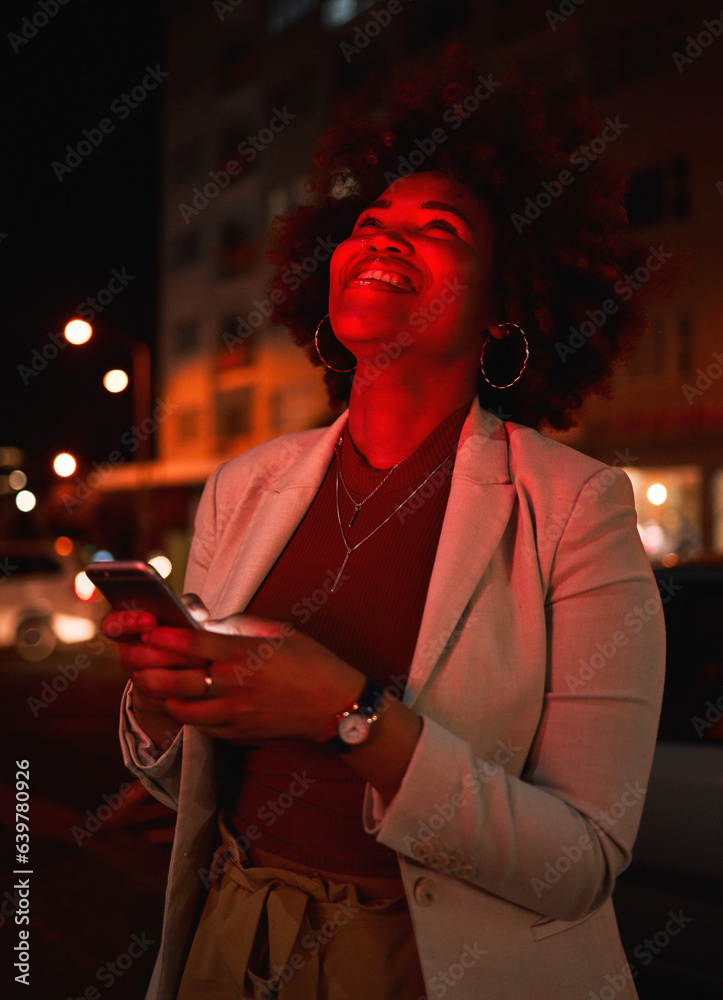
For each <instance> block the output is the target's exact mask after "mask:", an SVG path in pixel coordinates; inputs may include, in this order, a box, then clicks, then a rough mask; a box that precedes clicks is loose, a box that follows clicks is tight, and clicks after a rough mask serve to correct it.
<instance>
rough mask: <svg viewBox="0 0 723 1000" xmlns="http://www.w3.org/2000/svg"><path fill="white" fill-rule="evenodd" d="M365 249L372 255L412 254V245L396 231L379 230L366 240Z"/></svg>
mask: <svg viewBox="0 0 723 1000" xmlns="http://www.w3.org/2000/svg"><path fill="white" fill-rule="evenodd" d="M365 242H366V249H367V250H368V251H370V252H373V253H389V252H391V253H403V254H409V253H411V252H412V245H411V243H409V241H408V240H406V239H405V238H404V237H403V236H402V234H401V233H400V232H399V231H398V230H396V229H386V228H385V229H381V230H379V231H378V232H376V233H373V234H372V235H371V236H369V237H367V239H366V241H365Z"/></svg>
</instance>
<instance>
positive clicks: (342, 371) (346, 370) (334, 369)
mask: <svg viewBox="0 0 723 1000" xmlns="http://www.w3.org/2000/svg"><path fill="white" fill-rule="evenodd" d="M325 319H329V313H327V314H326V316H323V317H322V319H321V322H320V323H319V325H318V326H317V328H316V332H315V333H314V347H315V348H316V353H317V354H318V355H319V360H320V361H321V363H322V365H323V366H324V367H325V368H328V369H329V371H332V372H339V373H340V374H345V373H346V372H353V371H354V369H355V368H356V364H353V365H352V366H351V368H334V366H333V365H330V364H329V363H328V362H327V361H325V360H324V358H323V357H322V354H321V351H320V350H319V330H320V329H321V324H322V323H323V322H324V320H325ZM329 329H331V320H329ZM331 332H332V333H333V332H334V331H333V330H332V331H331ZM350 353H351V352H350Z"/></svg>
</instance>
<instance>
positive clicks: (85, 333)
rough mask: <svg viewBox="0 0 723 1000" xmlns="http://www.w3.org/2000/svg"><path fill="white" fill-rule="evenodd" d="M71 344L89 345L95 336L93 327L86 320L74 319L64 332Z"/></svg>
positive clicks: (66, 325) (67, 324)
mask: <svg viewBox="0 0 723 1000" xmlns="http://www.w3.org/2000/svg"><path fill="white" fill-rule="evenodd" d="M63 333H64V334H65V339H66V340H67V341H68V343H69V344H87V343H88V341H89V340H90V338H91V337H92V336H93V327H92V326H91V325H90V323H86V322H85V320H84V319H72V320H71V321H70V323H66V324H65V329H64V330H63Z"/></svg>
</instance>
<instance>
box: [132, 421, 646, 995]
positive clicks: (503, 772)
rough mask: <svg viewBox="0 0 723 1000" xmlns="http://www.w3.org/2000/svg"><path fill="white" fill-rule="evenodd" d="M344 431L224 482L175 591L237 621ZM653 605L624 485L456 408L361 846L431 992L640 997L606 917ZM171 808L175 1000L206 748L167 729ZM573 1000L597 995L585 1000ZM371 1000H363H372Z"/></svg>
mask: <svg viewBox="0 0 723 1000" xmlns="http://www.w3.org/2000/svg"><path fill="white" fill-rule="evenodd" d="M345 421H346V414H343V415H342V416H341V417H339V419H338V420H337V421H336V422H335V423H334V424H333V425H332V426H331V427H329V428H325V429H321V430H314V431H307V432H302V433H298V434H290V435H285V436H283V437H280V438H277V439H275V440H272V441H269V442H267V443H265V444H262V445H260V446H258V447H256V448H253V449H251V450H250V451H248V452H246V453H244V454H242V455H240V456H238V457H237V458H235V459H233V460H232V461H230V462H228V463H227V464H225V465H223V466H221V468H220V469H218V470H217V471H216V472H215V473H214V474H213V475H212V476H211V478H210V479H209V481H208V484H207V486H206V489H205V492H204V496H203V499H202V501H201V504H200V507H199V511H198V516H197V522H196V534H195V537H194V541H193V546H192V551H191V559H190V563H189V568H188V575H187V579H186V589H187V590H188V591H194V592H196V593H198V594H200V595H201V597H202V598H203V600H204V601H205V603H206V604H207V606H208V607H209V608H210V610H211V612H212V614H213V616H215V617H221V616H225V615H228V614H231V613H233V612H236V611H239V610H241V609H243V608H244V607H245V606H246V604H247V603H248V601H249V600H250V599H251V597H252V596H253V594H254V593H255V591H256V589H257V588H258V586H259V584H260V583H261V582H262V580H263V579H264V577H265V575H266V573H267V572H268V570H269V569H270V568H271V566H272V565H273V564H274V562H275V560H276V559H277V557H278V556H279V555H280V553H281V552H282V550H283V548H284V546H285V544H286V542H287V541H288V539H289V538H290V536H291V535H292V533H293V531H294V529H295V528H296V526H297V525H298V523H299V522H300V520H301V519H302V518H303V516H304V514H305V512H306V511H307V509H308V508H309V505H310V504H311V502H312V500H313V498H314V496H315V494H316V492H317V490H318V488H319V485H320V483H321V481H322V479H323V476H324V473H325V471H326V469H327V468H328V465H329V462H330V461H331V460H332V457H333V448H334V444H335V442H336V441H337V440H338V437H339V433H340V430H341V428H342V427H343V425H344V422H345ZM663 662H664V630H663V616H662V610H661V603H660V598H659V595H658V590H657V587H656V584H655V581H654V579H653V576H652V574H651V571H650V568H649V565H648V561H647V559H646V556H645V553H644V551H643V548H642V546H641V543H640V539H639V536H638V532H637V530H636V518H635V509H634V506H633V495H632V489H631V486H630V483H629V480H628V479H627V477H626V476H625V475H624V474H623V473H622V472H621V471H620V470H616V469H611V468H610V467H608V466H605V465H602V464H601V463H599V462H596V461H594V460H592V459H590V458H588V457H586V456H584V455H581V454H579V453H577V452H575V451H573V450H572V449H570V448H568V447H566V446H564V445H562V444H559V443H557V442H554V441H551V440H550V439H548V438H545V437H543V436H541V435H540V434H538V433H537V432H535V431H533V430H531V429H529V428H527V427H523V426H520V425H517V424H513V423H503V422H501V421H500V420H499V419H497V417H495V416H493V415H492V414H490V413H488V412H486V411H484V410H482V409H481V408H480V407H479V405H478V404H477V403H476V402H475V403H474V404H473V405H472V407H471V409H470V412H469V415H468V417H467V420H466V422H465V424H464V427H463V429H462V434H461V437H460V443H459V448H458V453H457V459H456V464H455V468H454V474H453V477H452V483H451V489H450V494H449V501H448V504H447V509H446V514H445V518H444V524H443V527H442V532H441V536H440V539H439V546H438V550H437V558H436V561H435V564H434V569H433V572H432V577H431V581H430V585H429V591H428V595H427V601H426V605H425V609H424V614H423V618H422V623H421V628H420V632H419V638H418V642H417V646H416V649H415V653H414V658H413V661H412V664H411V667H409V665H407V664H400V673H406V671H407V668H409V679H408V684H407V687H406V691H405V692H404V700H405V702H406V703H407V704H409V705H412V706H413V707H414V709H415V711H417V712H418V713H419V714H420V715H421V716H422V717H423V719H424V726H423V731H422V735H421V738H420V740H419V743H418V746H417V748H416V750H415V753H414V755H413V757H412V760H411V762H410V764H409V767H408V770H407V773H406V776H405V778H404V781H403V784H402V787H401V789H400V791H399V793H398V794H397V796H396V797H395V798H394V800H393V801H392V802H391V803H390V804H389V806H388V807H386V808H385V807H384V805H383V803H382V801H381V800H380V799H379V797H378V796H377V795H376V794H375V792H374V790H373V789H371V788H368V789H367V795H366V800H365V806H364V817H363V819H364V823H365V825H366V829H367V831H368V832H369V835H370V836H374V837H376V838H377V839H378V840H379V841H381V842H382V843H384V844H386V845H387V846H389V847H391V848H393V849H395V850H396V851H397V852H398V857H399V865H400V869H401V873H402V877H403V879H404V884H405V887H406V892H407V896H408V899H409V906H410V910H411V913H412V916H413V920H414V927H415V934H416V938H417V943H418V947H419V953H420V957H421V962H422V967H423V970H424V974H425V979H426V984H427V994H428V997H429V998H430V1000H431V998H436V997H440V998H441V997H444V996H446V995H447V993H448V992H449V991H451V994H450V995H451V996H452V997H454V998H456V1000H482V998H484V1000H528V998H529V1000H589V998H590V997H591V996H595V997H598V996H599V995H600V991H601V990H602V991H603V993H602V995H603V996H607V995H613V994H612V993H611V991H612V990H614V991H615V992H614V995H615V997H616V998H619V1000H630V998H634V997H635V996H636V992H635V989H634V985H633V983H632V973H631V972H630V970H628V968H627V965H626V961H625V956H624V954H623V951H622V947H621V944H620V939H619V936H618V931H617V926H616V921H615V917H614V913H613V908H612V904H611V901H610V893H611V892H612V889H613V884H614V879H615V876H616V875H617V874H618V873H619V872H620V871H622V870H623V869H624V868H625V867H626V865H627V864H628V863H629V861H630V856H631V854H630V852H631V848H632V844H633V840H634V838H635V835H636V832H637V829H638V824H639V821H640V814H641V809H642V805H643V798H644V790H645V785H646V781H647V778H648V774H649V769H650V765H651V761H652V755H653V748H654V742H655V733H656V726H657V719H658V714H659V709H660V700H661V695H662V684H663ZM121 739H122V742H123V745H124V751H125V757H126V762H127V763H128V765H129V767H130V768H131V769H132V770H133V771H135V773H136V774H138V775H139V776H140V777H141V779H142V780H143V781H144V782H145V783H146V785H147V786H148V787H149V788H150V789H151V790H152V791H153V792H154V794H156V795H157V796H158V797H159V798H160V799H162V800H163V801H165V802H167V803H168V804H170V805H172V806H174V807H176V808H177V809H178V826H177V833H176V841H175V844H174V849H173V857H172V861H171V868H170V874H169V887H168V896H167V904H166V917H165V925H164V933H163V939H162V943H161V951H160V955H159V959H158V962H157V965H156V969H155V972H154V977H153V981H152V983H151V987H150V990H149V993H148V997H149V998H153V1000H156V998H158V1000H172V998H173V997H174V996H175V988H176V986H177V983H178V980H179V976H180V971H181V968H182V962H183V960H184V955H185V949H186V947H187V943H188V938H189V935H190V933H191V928H192V921H193V914H194V912H195V909H196V906H197V903H198V899H199V895H200V893H201V892H202V888H203V887H202V876H203V875H204V874H205V872H206V870H207V868H208V864H209V852H210V850H211V846H212V845H211V842H212V838H213V832H214V826H215V822H214V814H215V790H214V758H213V753H212V743H211V741H209V740H207V739H205V738H204V737H202V736H201V735H200V734H199V733H198V732H197V731H196V730H194V729H192V728H191V727H186V728H185V729H184V731H183V734H182V736H181V737H179V738H178V739H177V740H176V743H175V744H174V746H173V747H172V748H171V749H170V750H169V751H167V752H166V754H164V756H163V757H161V759H160V760H159V761H158V762H157V763H155V764H153V765H151V766H148V767H143V766H141V765H140V764H139V761H138V755H137V751H136V749H135V745H134V739H133V737H132V735H131V734H130V732H129V730H128V727H127V725H126V724H125V722H123V723H122V726H121ZM591 991H592V993H591ZM370 995H372V993H370Z"/></svg>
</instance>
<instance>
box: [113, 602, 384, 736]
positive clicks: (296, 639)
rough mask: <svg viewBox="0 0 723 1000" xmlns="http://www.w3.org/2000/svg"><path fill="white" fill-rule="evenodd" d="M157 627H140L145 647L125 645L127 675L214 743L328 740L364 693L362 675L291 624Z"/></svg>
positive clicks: (237, 620) (246, 620)
mask: <svg viewBox="0 0 723 1000" xmlns="http://www.w3.org/2000/svg"><path fill="white" fill-rule="evenodd" d="M187 603H188V601H187ZM192 613H194V617H197V614H196V613H195V612H194V611H193V608H192ZM154 624H155V622H149V621H148V620H147V619H143V620H142V621H140V620H136V621H135V622H134V623H133V627H134V628H135V630H136V633H135V634H140V637H141V640H142V642H141V643H138V644H133V643H125V644H124V645H125V647H126V648H125V649H124V650H123V652H122V654H121V658H122V662H123V664H124V666H125V669H127V670H129V672H131V673H132V675H133V678H134V686H135V685H136V684H137V685H138V686H139V688H140V690H141V691H142V695H143V698H144V699H146V700H147V702H148V703H149V704H150V703H152V704H154V705H159V706H163V710H164V711H165V712H167V713H168V714H169V715H170V716H172V717H173V718H174V719H176V720H177V721H178V722H180V723H184V724H188V725H193V726H195V727H196V728H197V729H199V730H200V732H202V733H204V735H206V736H209V737H211V738H215V739H225V740H233V741H235V742H248V741H252V740H258V739H269V738H273V737H280V736H297V737H303V738H306V739H310V740H314V741H317V742H322V741H325V740H328V739H330V738H331V737H332V736H333V735H334V734H335V732H336V719H335V717H336V714H337V713H338V712H341V711H343V710H345V709H347V708H348V707H349V706H350V705H351V704H352V703H353V702H354V700H355V699H356V697H357V696H358V695H359V692H360V691H361V690H362V688H363V686H364V681H365V678H364V675H363V674H362V673H360V672H359V671H358V670H355V669H354V668H353V667H351V666H349V665H348V664H346V663H344V662H343V661H342V660H340V659H339V658H338V657H337V656H335V655H334V654H333V653H332V652H331V651H330V650H328V649H326V648H325V647H324V646H322V645H320V644H319V643H317V642H315V641H314V640H313V639H310V638H309V637H308V636H304V635H302V634H300V633H298V632H296V630H295V629H294V628H293V626H291V625H290V624H289V623H280V622H272V621H267V620H265V619H261V618H254V617H251V616H249V615H243V614H241V615H232V616H230V617H229V618H225V619H223V620H221V621H210V620H206V621H205V622H203V630H198V631H196V630H193V629H178V628H167V627H153V626H154ZM128 627H129V626H128V625H126V628H128ZM179 668H181V669H179ZM184 668H185V669H184ZM205 674H207V675H208V676H210V677H211V678H212V680H213V685H212V687H211V688H210V689H208V687H207V685H206V683H205V681H204V675H205Z"/></svg>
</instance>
